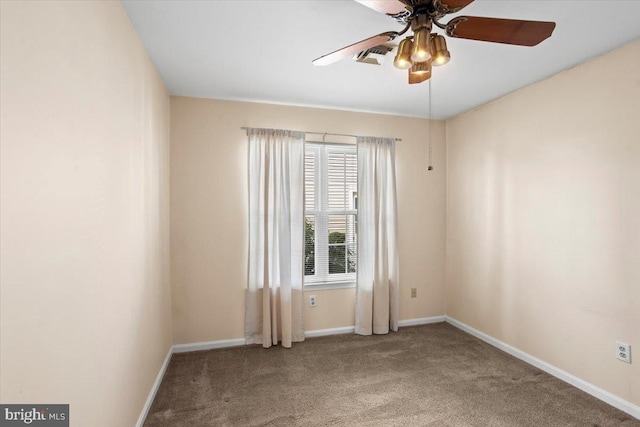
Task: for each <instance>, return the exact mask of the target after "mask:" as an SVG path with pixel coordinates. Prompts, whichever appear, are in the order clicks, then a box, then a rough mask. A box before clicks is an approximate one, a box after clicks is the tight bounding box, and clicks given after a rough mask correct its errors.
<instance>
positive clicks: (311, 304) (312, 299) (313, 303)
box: [309, 295, 318, 307]
mask: <svg viewBox="0 0 640 427" xmlns="http://www.w3.org/2000/svg"><path fill="white" fill-rule="evenodd" d="M317 305H318V300H317V299H316V296H315V295H309V307H316V306H317Z"/></svg>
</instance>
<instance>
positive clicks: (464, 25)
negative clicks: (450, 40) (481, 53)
mask: <svg viewBox="0 0 640 427" xmlns="http://www.w3.org/2000/svg"><path fill="white" fill-rule="evenodd" d="M555 28H556V23H555V22H544V21H520V20H517V19H498V18H479V17H477V16H459V17H457V18H454V19H452V20H451V21H450V22H449V23H448V24H447V35H448V36H451V37H458V38H461V39H470V40H479V41H484V42H493V43H506V44H515V45H519V46H535V45H537V44H538V43H540V42H542V41H543V40H546V39H547V38H549V37H550V36H551V34H552V33H553V30H554V29H555Z"/></svg>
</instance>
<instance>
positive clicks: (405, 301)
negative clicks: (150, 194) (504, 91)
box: [171, 97, 445, 344]
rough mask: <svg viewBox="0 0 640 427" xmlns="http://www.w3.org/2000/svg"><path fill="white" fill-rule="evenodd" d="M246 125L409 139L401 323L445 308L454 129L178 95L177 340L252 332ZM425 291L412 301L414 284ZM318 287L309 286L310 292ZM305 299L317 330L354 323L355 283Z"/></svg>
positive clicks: (174, 185)
mask: <svg viewBox="0 0 640 427" xmlns="http://www.w3.org/2000/svg"><path fill="white" fill-rule="evenodd" d="M241 126H253V127H269V128H283V129H301V130H313V131H330V132H338V133H352V134H359V135H378V136H393V137H398V138H402V139H403V141H402V142H399V143H398V144H397V179H398V203H399V218H400V219H399V222H400V230H399V232H400V242H399V243H400V260H401V270H400V279H401V282H402V284H401V307H400V310H401V319H412V318H419V317H427V316H435V315H443V314H444V310H445V290H444V268H445V261H444V259H445V258H444V247H445V218H444V215H445V209H444V204H445V193H444V190H445V185H444V177H445V165H444V125H443V123H442V122H435V123H434V129H433V134H434V157H435V160H434V162H435V171H433V172H430V173H428V172H427V171H426V168H427V162H428V155H427V154H428V143H427V142H428V139H427V135H428V130H429V122H428V121H426V120H421V119H412V118H406V117H404V118H403V117H396V116H386V115H376V114H363V113H353V112H345V111H335V110H322V109H312V108H300V107H285V106H277V105H266V104H256V103H246V102H232V101H216V100H206V99H196V98H185V97H172V98H171V283H172V305H173V319H174V343H175V344H180V343H190V342H198V341H209V340H221V339H231V338H242V337H244V292H245V288H246V281H247V252H248V248H247V242H248V236H247V232H248V222H247V200H248V195H247V191H248V190H247V189H248V182H247V178H248V171H247V138H246V135H245V132H244V131H243V130H241V129H240V127H241ZM412 287H415V288H417V290H418V297H417V298H415V299H411V298H410V288H412ZM308 293H309V292H307V294H308ZM313 293H314V294H315V295H316V296H317V299H318V307H315V308H309V307H308V303H307V301H306V298H305V324H306V329H307V330H317V329H326V328H335V327H342V326H352V325H353V324H354V301H355V291H354V289H341V290H324V291H314V292H313Z"/></svg>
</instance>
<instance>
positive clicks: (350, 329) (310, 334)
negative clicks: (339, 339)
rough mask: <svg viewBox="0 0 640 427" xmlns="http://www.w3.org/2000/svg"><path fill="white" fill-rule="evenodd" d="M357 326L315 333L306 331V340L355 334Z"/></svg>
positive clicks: (315, 331) (322, 330) (319, 330)
mask: <svg viewBox="0 0 640 427" xmlns="http://www.w3.org/2000/svg"><path fill="white" fill-rule="evenodd" d="M355 331H356V327H355V326H343V327H341V328H331V329H316V330H314V331H304V336H305V338H314V337H326V336H328V335H342V334H354V333H355Z"/></svg>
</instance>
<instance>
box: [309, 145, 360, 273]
mask: <svg viewBox="0 0 640 427" xmlns="http://www.w3.org/2000/svg"><path fill="white" fill-rule="evenodd" d="M357 186H358V161H357V153H356V149H355V147H354V146H348V145H323V144H307V148H306V151H305V227H306V233H305V236H306V239H305V283H306V284H314V283H315V284H317V283H336V282H354V281H355V279H356V261H357V245H356V224H357V196H358V191H357Z"/></svg>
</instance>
